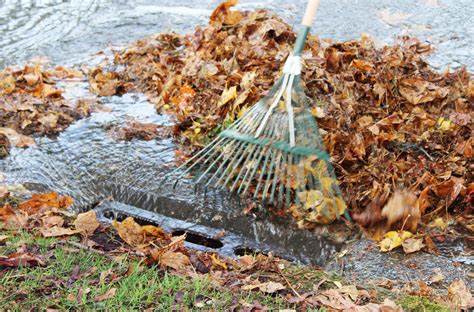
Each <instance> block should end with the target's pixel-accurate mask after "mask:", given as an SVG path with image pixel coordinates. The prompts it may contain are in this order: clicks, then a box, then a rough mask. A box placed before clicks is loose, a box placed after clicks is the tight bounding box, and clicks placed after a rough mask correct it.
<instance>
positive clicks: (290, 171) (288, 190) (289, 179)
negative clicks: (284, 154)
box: [286, 153, 293, 206]
mask: <svg viewBox="0 0 474 312" xmlns="http://www.w3.org/2000/svg"><path fill="white" fill-rule="evenodd" d="M288 159H289V163H288V165H287V166H288V170H287V175H288V177H287V179H286V205H287V206H290V196H291V182H292V178H293V154H291V153H288Z"/></svg>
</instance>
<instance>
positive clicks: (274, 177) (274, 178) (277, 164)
mask: <svg viewBox="0 0 474 312" xmlns="http://www.w3.org/2000/svg"><path fill="white" fill-rule="evenodd" d="M276 157H277V163H276V165H275V168H277V170H275V175H274V176H273V181H272V193H271V194H270V202H272V201H273V198H274V197H275V190H276V186H277V181H278V169H280V171H281V166H280V163H281V158H282V157H283V156H282V153H281V152H278V153H277V156H276Z"/></svg>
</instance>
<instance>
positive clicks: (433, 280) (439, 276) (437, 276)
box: [430, 268, 445, 284]
mask: <svg viewBox="0 0 474 312" xmlns="http://www.w3.org/2000/svg"><path fill="white" fill-rule="evenodd" d="M434 271H435V274H434V275H433V276H432V277H431V278H430V282H431V283H434V284H436V283H439V282H441V281H442V280H444V278H445V276H444V275H443V273H441V269H440V268H436V269H435V270H434Z"/></svg>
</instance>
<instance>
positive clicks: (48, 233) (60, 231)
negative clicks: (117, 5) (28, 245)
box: [40, 226, 81, 237]
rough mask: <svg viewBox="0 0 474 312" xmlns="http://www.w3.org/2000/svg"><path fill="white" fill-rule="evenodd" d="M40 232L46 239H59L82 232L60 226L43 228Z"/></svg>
mask: <svg viewBox="0 0 474 312" xmlns="http://www.w3.org/2000/svg"><path fill="white" fill-rule="evenodd" d="M40 232H41V234H42V235H43V236H44V237H58V236H69V235H74V234H77V233H80V232H81V231H79V230H73V229H68V228H63V227H59V226H53V227H50V228H41V229H40Z"/></svg>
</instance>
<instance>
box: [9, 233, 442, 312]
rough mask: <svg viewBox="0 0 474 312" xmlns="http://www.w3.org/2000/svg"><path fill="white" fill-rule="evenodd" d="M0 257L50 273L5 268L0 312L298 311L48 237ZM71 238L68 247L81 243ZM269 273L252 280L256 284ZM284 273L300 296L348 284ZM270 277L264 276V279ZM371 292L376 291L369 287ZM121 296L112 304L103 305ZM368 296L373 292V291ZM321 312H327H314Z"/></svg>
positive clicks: (401, 299)
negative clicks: (30, 260) (24, 259)
mask: <svg viewBox="0 0 474 312" xmlns="http://www.w3.org/2000/svg"><path fill="white" fill-rule="evenodd" d="M0 234H6V235H8V238H7V239H6V240H4V241H3V242H1V243H0V255H8V254H11V253H13V252H15V251H17V250H18V249H19V248H23V249H25V248H26V250H28V251H29V252H31V253H33V254H35V255H41V256H43V257H45V259H46V262H47V265H46V266H44V267H18V268H14V269H8V268H0V311H3V310H21V311H23V310H28V309H32V308H35V309H39V310H44V309H46V308H54V309H59V310H97V309H98V310H104V309H107V310H109V309H111V310H144V309H148V308H153V309H154V310H158V311H170V310H185V311H195V310H216V311H222V310H225V309H229V308H230V307H233V306H237V307H239V308H243V307H245V306H251V305H252V304H254V303H258V304H260V305H263V306H265V307H266V308H267V309H269V310H271V311H274V310H279V309H286V308H295V306H294V305H291V304H289V303H288V301H287V300H286V299H285V298H284V297H283V295H281V294H272V295H268V294H264V293H262V292H258V291H244V290H238V291H232V290H228V289H225V288H224V289H223V288H222V287H218V286H215V284H214V283H213V281H212V280H211V278H212V277H211V276H210V275H198V277H194V278H189V277H185V276H180V275H176V274H171V273H168V272H167V271H164V270H162V269H161V268H160V267H158V266H152V267H146V266H145V265H144V264H143V263H142V262H141V261H142V260H140V259H136V258H133V257H132V256H130V255H128V254H120V255H118V256H116V257H115V258H110V255H109V256H105V255H101V254H98V253H93V252H90V251H87V250H84V249H77V248H76V247H75V246H73V245H71V244H67V243H66V244H65V243H62V242H60V240H58V239H56V238H43V237H42V236H41V235H38V236H35V235H34V234H32V233H30V232H26V231H17V232H5V231H3V232H2V231H0ZM78 240H79V238H78V237H70V238H69V241H78ZM260 274H263V275H265V274H267V273H265V272H259V271H256V272H255V273H253V274H251V275H249V278H251V279H252V280H254V279H257V277H258V276H259V275H260ZM281 274H282V275H283V276H284V277H285V278H286V279H287V281H288V282H289V283H290V284H291V285H293V286H294V287H295V288H297V289H299V290H300V291H304V290H306V291H308V290H311V289H312V287H313V286H314V285H315V283H316V282H317V281H321V280H325V281H327V283H325V284H323V285H321V288H320V289H326V288H327V287H328V286H329V287H334V285H333V284H335V283H334V282H336V283H337V282H339V283H340V284H342V285H344V284H347V282H346V281H344V280H343V279H342V278H341V277H338V276H335V275H331V274H328V273H326V272H324V271H321V270H316V269H314V268H311V267H307V266H296V265H290V266H286V267H285V268H283V269H282V270H281ZM262 277H264V276H262ZM369 288H370V287H369ZM112 289H115V293H114V294H113V296H110V298H107V299H104V300H102V301H99V300H98V298H100V296H103V295H104V294H107V293H109V292H110V291H111V290H112ZM367 289H368V288H367ZM377 292H378V295H377V297H378V300H380V301H383V299H384V298H390V299H392V300H395V301H396V303H397V304H399V305H400V306H402V307H403V308H404V310H405V311H415V312H418V311H449V310H448V309H446V308H445V307H443V306H441V305H438V304H436V303H432V302H430V301H429V300H428V299H426V298H422V297H418V296H404V295H402V294H395V293H393V292H390V291H388V290H385V292H384V290H383V289H382V290H380V289H378V290H377ZM315 311H325V310H324V309H322V310H315Z"/></svg>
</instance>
